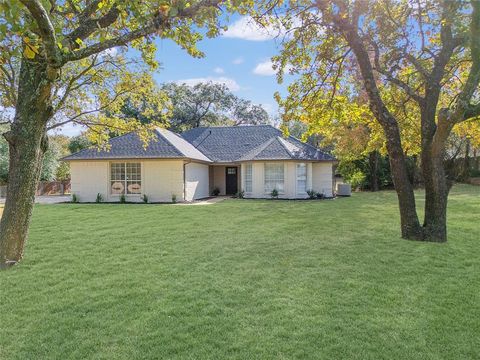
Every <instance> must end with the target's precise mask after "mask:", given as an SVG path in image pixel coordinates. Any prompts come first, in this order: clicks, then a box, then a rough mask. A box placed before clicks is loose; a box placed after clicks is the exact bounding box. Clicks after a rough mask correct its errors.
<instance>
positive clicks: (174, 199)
mask: <svg viewBox="0 0 480 360" xmlns="http://www.w3.org/2000/svg"><path fill="white" fill-rule="evenodd" d="M172 203H173V204H176V203H177V195H175V194H172Z"/></svg>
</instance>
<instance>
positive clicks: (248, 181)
mask: <svg viewBox="0 0 480 360" xmlns="http://www.w3.org/2000/svg"><path fill="white" fill-rule="evenodd" d="M244 190H245V192H247V193H249V192H252V164H246V165H245V188H244Z"/></svg>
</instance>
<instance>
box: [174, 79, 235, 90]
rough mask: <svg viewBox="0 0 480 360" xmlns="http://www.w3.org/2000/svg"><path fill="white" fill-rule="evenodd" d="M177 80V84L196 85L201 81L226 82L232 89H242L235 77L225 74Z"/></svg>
mask: <svg viewBox="0 0 480 360" xmlns="http://www.w3.org/2000/svg"><path fill="white" fill-rule="evenodd" d="M175 82H176V83H177V84H186V85H188V86H194V85H196V84H199V83H208V82H212V83H214V84H225V85H226V86H227V87H228V88H229V89H230V90H231V91H238V90H240V85H238V83H237V82H236V81H235V80H234V79H231V78H228V77H225V76H219V77H213V76H207V77H202V78H192V79H183V80H177V81H175Z"/></svg>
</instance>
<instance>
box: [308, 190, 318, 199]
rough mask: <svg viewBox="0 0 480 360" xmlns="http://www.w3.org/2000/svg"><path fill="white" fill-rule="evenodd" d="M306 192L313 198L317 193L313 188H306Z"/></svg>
mask: <svg viewBox="0 0 480 360" xmlns="http://www.w3.org/2000/svg"><path fill="white" fill-rule="evenodd" d="M307 194H308V197H309V198H310V199H315V198H316V197H317V193H316V191H315V190H313V189H310V190H307Z"/></svg>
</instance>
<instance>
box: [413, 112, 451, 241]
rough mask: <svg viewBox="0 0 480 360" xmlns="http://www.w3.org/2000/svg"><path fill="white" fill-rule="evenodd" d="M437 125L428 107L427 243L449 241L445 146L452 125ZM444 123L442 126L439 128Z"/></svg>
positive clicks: (424, 171)
mask: <svg viewBox="0 0 480 360" xmlns="http://www.w3.org/2000/svg"><path fill="white" fill-rule="evenodd" d="M438 123H439V125H436V124H435V109H434V108H433V106H431V104H430V103H427V105H426V106H425V108H424V109H423V111H422V153H421V157H422V174H423V180H424V183H425V218H424V222H423V237H424V240H425V241H431V242H445V241H447V199H448V193H449V191H450V187H451V184H450V182H449V180H448V179H447V174H446V172H445V165H444V158H445V142H446V140H447V138H448V134H449V133H450V131H451V127H452V126H453V125H445V124H447V122H446V121H445V120H444V119H439V120H438ZM440 123H441V125H440Z"/></svg>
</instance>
